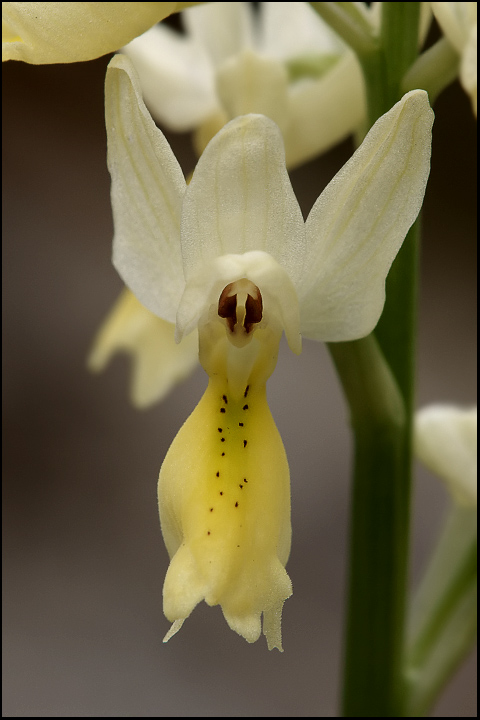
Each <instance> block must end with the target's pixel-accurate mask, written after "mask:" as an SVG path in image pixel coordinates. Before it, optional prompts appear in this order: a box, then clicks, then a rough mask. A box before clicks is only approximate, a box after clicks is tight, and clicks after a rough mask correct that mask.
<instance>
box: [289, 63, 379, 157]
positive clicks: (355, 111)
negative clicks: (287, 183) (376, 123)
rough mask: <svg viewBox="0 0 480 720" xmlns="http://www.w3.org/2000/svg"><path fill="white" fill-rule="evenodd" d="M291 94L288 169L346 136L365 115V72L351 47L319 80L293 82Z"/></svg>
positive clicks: (323, 150) (360, 122) (356, 126)
mask: <svg viewBox="0 0 480 720" xmlns="http://www.w3.org/2000/svg"><path fill="white" fill-rule="evenodd" d="M289 95H290V96H289V124H288V127H287V129H286V132H285V133H284V140H285V153H286V158H287V167H288V168H289V169H291V168H293V167H295V166H297V165H300V164H301V163H303V162H306V161H307V160H310V159H311V158H313V157H315V156H316V155H318V154H320V153H322V152H325V151H326V150H328V149H329V148H330V147H333V146H334V145H336V144H337V143H339V142H341V141H342V140H344V139H345V138H346V137H347V136H348V135H350V134H351V133H352V132H354V131H355V130H356V129H357V128H358V127H359V126H361V124H362V122H363V121H364V119H365V116H366V102H365V90H364V82H363V76H362V72H361V70H360V66H359V64H358V61H357V59H356V57H355V55H354V54H353V53H352V52H350V51H347V52H345V54H344V55H343V57H342V58H341V59H340V60H339V61H338V62H337V63H336V65H334V66H333V67H332V68H331V70H329V71H328V72H327V73H325V75H323V76H322V77H321V78H319V79H318V80H317V79H305V80H302V81H299V82H296V83H294V84H293V85H291V86H290V89H289Z"/></svg>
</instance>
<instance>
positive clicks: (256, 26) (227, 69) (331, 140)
mask: <svg viewBox="0 0 480 720" xmlns="http://www.w3.org/2000/svg"><path fill="white" fill-rule="evenodd" d="M182 18H183V21H184V24H185V34H184V35H181V34H179V33H178V32H175V31H173V30H172V29H170V28H169V27H167V26H165V25H158V26H156V27H153V28H152V29H151V30H149V31H148V32H147V33H145V34H144V35H142V36H141V37H139V38H137V39H136V40H134V41H133V42H131V43H130V44H129V45H127V46H126V47H125V48H123V52H124V53H126V54H127V55H128V56H129V57H130V58H131V60H132V61H133V63H134V65H135V67H136V69H137V71H138V73H139V76H140V82H141V85H142V91H143V94H144V98H145V102H146V104H147V107H148V108H149V109H150V111H151V113H152V115H153V116H154V117H155V119H156V120H157V121H158V122H160V123H161V124H163V125H165V127H168V128H170V129H172V130H175V131H177V132H184V131H190V130H195V131H196V146H197V150H198V154H200V153H201V152H202V151H203V149H204V147H205V145H206V144H207V143H208V141H209V140H210V139H211V137H213V135H214V134H215V133H216V132H217V131H218V130H220V128H221V127H223V125H225V123H227V122H228V121H229V120H231V119H233V118H235V117H237V116H238V115H245V114H248V113H261V114H263V115H266V116H267V117H270V118H272V120H274V121H275V122H276V123H277V125H278V126H279V127H280V129H281V130H282V133H283V136H284V142H285V151H286V158H287V166H288V167H289V168H291V167H294V166H295V165H298V164H300V163H302V162H305V161H306V160H309V159H310V158H312V157H314V156H315V155H317V154H319V153H320V152H323V151H324V150H326V149H327V148H329V147H331V146H332V145H334V144H336V143H338V142H339V141H341V140H343V139H344V138H345V137H347V136H348V135H349V134H350V133H352V132H353V131H354V130H355V129H356V128H357V127H358V126H359V125H360V124H361V123H362V121H363V119H364V118H365V100H364V85H363V78H362V73H361V71H360V66H359V64H358V61H357V60H356V57H355V55H354V53H353V52H352V51H351V50H350V49H349V48H347V47H346V46H345V45H344V43H343V42H342V41H341V40H340V39H339V38H338V36H336V35H335V33H333V32H332V31H331V30H330V28H329V27H328V26H327V25H326V24H325V23H324V22H323V20H322V19H321V18H320V17H319V16H318V15H317V13H316V12H315V11H314V10H313V9H312V8H311V6H310V5H309V3H303V2H281V3H279V2H264V3H260V7H259V9H258V10H256V11H255V10H254V9H253V7H252V3H243V2H215V3H205V4H204V5H199V6H198V7H195V8H190V9H187V10H185V11H184V12H183V13H182Z"/></svg>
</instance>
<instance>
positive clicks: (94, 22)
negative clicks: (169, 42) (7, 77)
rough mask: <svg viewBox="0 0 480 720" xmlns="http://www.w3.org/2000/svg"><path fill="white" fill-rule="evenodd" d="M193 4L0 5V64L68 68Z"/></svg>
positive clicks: (83, 3) (97, 55)
mask: <svg viewBox="0 0 480 720" xmlns="http://www.w3.org/2000/svg"><path fill="white" fill-rule="evenodd" d="M196 4H197V3H177V2H135V3H133V2H4V3H2V61H4V60H23V61H24V62H27V63H32V64H34V65H40V64H43V63H71V62H79V61H81V60H92V59H93V58H97V57H100V56H101V55H105V54H106V53H110V52H115V51H116V50H118V49H119V48H121V47H122V46H123V45H125V43H128V42H130V40H133V38H135V37H137V35H141V34H142V33H144V32H145V31H146V30H148V28H150V27H152V25H155V24H156V23H157V22H159V21H160V20H163V18H165V17H167V15H170V14H171V13H173V12H178V11H180V10H182V9H183V8H184V7H188V6H190V5H196Z"/></svg>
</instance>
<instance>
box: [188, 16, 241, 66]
mask: <svg viewBox="0 0 480 720" xmlns="http://www.w3.org/2000/svg"><path fill="white" fill-rule="evenodd" d="M182 17H183V21H184V25H185V29H186V31H187V34H188V35H189V37H190V38H192V39H193V40H194V41H195V42H198V43H199V44H200V45H202V46H203V47H204V48H205V49H206V51H207V52H208V53H209V55H210V58H211V60H212V62H213V64H214V65H215V66H217V65H220V64H221V63H222V62H224V61H225V60H226V59H227V58H228V57H230V56H231V55H235V54H237V53H238V52H240V50H242V49H243V48H245V47H250V46H251V45H252V43H253V35H254V26H253V12H252V8H251V3H246V2H212V3H199V4H198V7H195V8H192V9H191V10H187V11H186V12H184V13H183V16H182Z"/></svg>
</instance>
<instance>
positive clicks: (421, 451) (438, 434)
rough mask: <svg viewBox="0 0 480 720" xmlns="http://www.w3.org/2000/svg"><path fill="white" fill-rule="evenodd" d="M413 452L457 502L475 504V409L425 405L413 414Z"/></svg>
mask: <svg viewBox="0 0 480 720" xmlns="http://www.w3.org/2000/svg"><path fill="white" fill-rule="evenodd" d="M414 427H415V434H414V437H415V452H416V455H417V457H418V458H419V460H421V461H422V463H423V464H424V465H425V466H426V467H427V468H428V469H429V470H431V471H432V472H433V473H435V474H436V475H438V477H439V478H440V479H441V480H443V482H444V483H445V485H446V487H447V488H448V490H449V491H450V494H451V495H452V497H453V499H454V500H455V502H457V503H458V504H459V505H467V506H476V504H477V408H468V409H465V408H460V407H457V406H455V405H446V404H437V405H428V406H427V407H424V408H422V409H421V410H419V411H418V412H417V413H416V416H415V426H414Z"/></svg>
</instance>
